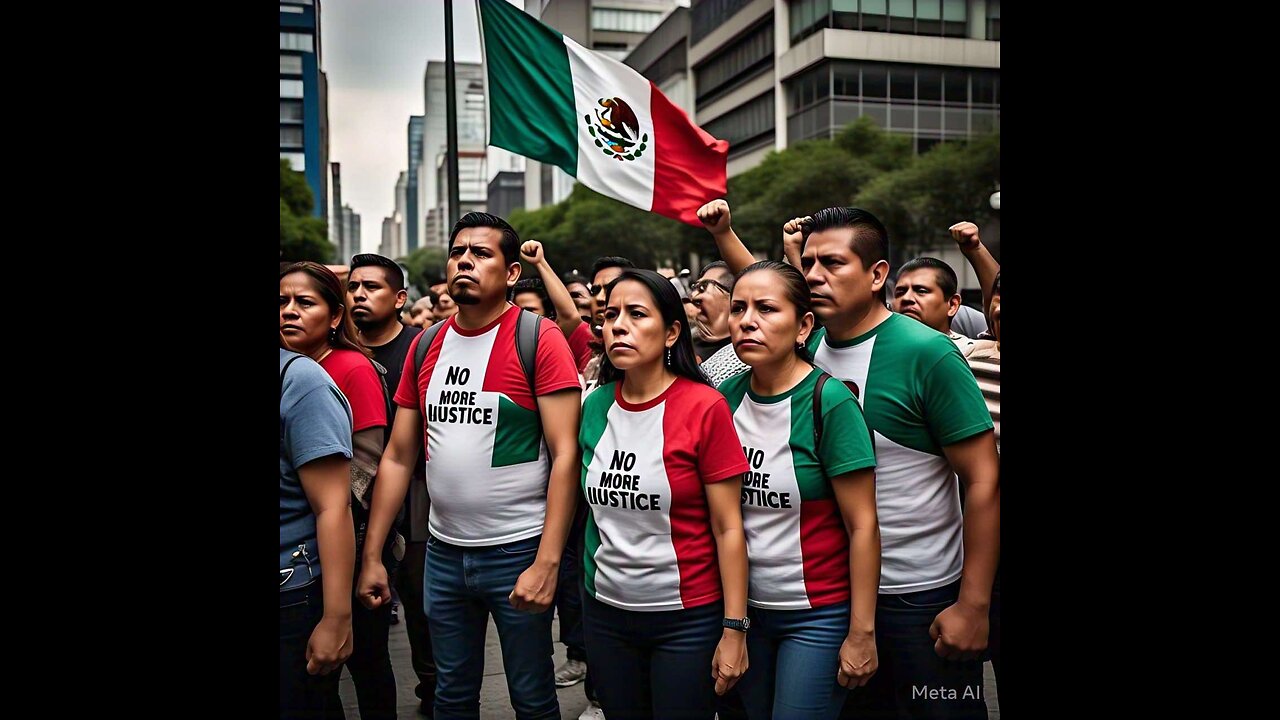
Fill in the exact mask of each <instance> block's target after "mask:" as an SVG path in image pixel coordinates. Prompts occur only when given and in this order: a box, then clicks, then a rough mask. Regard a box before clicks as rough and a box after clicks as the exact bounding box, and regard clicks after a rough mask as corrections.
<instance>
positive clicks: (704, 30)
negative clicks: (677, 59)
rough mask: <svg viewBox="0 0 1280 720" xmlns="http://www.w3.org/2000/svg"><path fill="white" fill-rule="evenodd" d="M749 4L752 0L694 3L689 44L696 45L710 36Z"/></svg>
mask: <svg viewBox="0 0 1280 720" xmlns="http://www.w3.org/2000/svg"><path fill="white" fill-rule="evenodd" d="M749 2H751V0H702V2H695V3H693V8H692V9H691V11H690V12H691V13H692V15H691V17H690V20H691V22H690V28H689V42H690V43H696V42H698V41H699V40H701V39H702V38H704V37H706V36H707V35H710V34H711V31H712V30H715V29H716V28H718V27H720V26H721V25H723V24H725V22H726V21H728V19H729V18H731V17H733V16H734V14H735V13H737V12H738V11H739V10H741V9H742V8H743V7H745V6H746V5H747V3H749Z"/></svg>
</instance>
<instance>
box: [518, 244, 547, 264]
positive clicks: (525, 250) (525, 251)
mask: <svg viewBox="0 0 1280 720" xmlns="http://www.w3.org/2000/svg"><path fill="white" fill-rule="evenodd" d="M520 259H521V260H524V261H525V262H527V263H529V264H530V265H541V264H542V261H543V257H542V243H540V242H538V241H537V240H525V241H524V244H523V245H521V246H520Z"/></svg>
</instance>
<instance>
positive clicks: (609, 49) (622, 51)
mask: <svg viewBox="0 0 1280 720" xmlns="http://www.w3.org/2000/svg"><path fill="white" fill-rule="evenodd" d="M591 49H592V50H595V51H596V52H598V53H604V54H605V55H608V56H609V57H611V58H613V59H614V60H617V61H619V62H621V61H622V60H624V59H625V58H626V57H627V55H628V54H630V52H631V51H630V50H629V49H628V48H627V44H626V43H616V42H593V43H591Z"/></svg>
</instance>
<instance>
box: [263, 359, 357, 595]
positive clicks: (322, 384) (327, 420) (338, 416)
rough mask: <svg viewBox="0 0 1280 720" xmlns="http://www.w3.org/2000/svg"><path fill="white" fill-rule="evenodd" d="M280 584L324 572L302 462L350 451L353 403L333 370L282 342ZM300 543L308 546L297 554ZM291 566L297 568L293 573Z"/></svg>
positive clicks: (289, 586) (295, 584)
mask: <svg viewBox="0 0 1280 720" xmlns="http://www.w3.org/2000/svg"><path fill="white" fill-rule="evenodd" d="M290 358H297V359H296V360H294V361H293V362H291V363H289V369H288V370H287V371H286V372H284V374H283V375H282V376H281V378H280V589H281V590H289V589H292V588H295V587H301V586H303V585H307V584H309V583H310V582H311V581H313V580H314V579H316V578H319V577H320V551H319V549H318V547H317V543H316V516H315V514H314V513H313V512H312V511H311V503H310V502H308V500H307V495H306V493H305V492H303V490H302V480H301V478H299V477H298V468H300V467H302V466H303V465H306V464H307V463H309V462H311V461H312V460H318V459H320V458H322V457H328V456H329V455H336V454H341V455H342V456H343V457H346V458H350V457H351V406H350V405H349V404H347V399H346V398H345V397H343V396H342V392H341V391H339V390H338V386H337V385H335V384H334V383H333V380H332V379H330V378H329V373H327V372H325V370H324V368H322V367H320V365H319V364H318V363H316V362H315V361H314V360H312V359H311V358H309V357H305V356H303V355H299V354H298V353H295V352H290V351H288V350H285V349H283V348H281V350H280V369H281V370H282V371H283V370H284V366H285V363H286V362H289V360H290ZM300 546H302V547H305V551H304V552H303V553H301V554H299V555H298V556H296V557H295V556H294V553H295V552H298V550H299V548H300ZM289 569H292V570H293V572H292V573H290V572H289Z"/></svg>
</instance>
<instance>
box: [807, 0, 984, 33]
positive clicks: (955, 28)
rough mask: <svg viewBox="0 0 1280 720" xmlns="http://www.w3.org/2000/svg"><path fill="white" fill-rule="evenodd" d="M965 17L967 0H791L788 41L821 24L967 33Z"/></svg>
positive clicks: (861, 28) (966, 14) (865, 28)
mask: <svg viewBox="0 0 1280 720" xmlns="http://www.w3.org/2000/svg"><path fill="white" fill-rule="evenodd" d="M991 2H996V9H995V14H996V17H997V23H998V22H999V19H998V18H999V14H1000V9H999V3H998V2H997V1H996V0H991ZM988 8H990V2H989V3H988ZM989 13H990V11H989ZM828 15H829V16H828ZM967 20H968V9H967V0H794V1H793V2H792V3H791V6H790V21H791V41H792V43H795V42H798V41H800V40H803V39H804V38H806V37H808V36H809V35H812V34H813V33H815V32H817V31H818V30H820V29H822V28H824V27H830V28H836V29H840V30H862V31H864V32H893V33H904V34H908V35H931V36H934V37H967V36H968V22H967ZM993 39H998V38H993Z"/></svg>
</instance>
